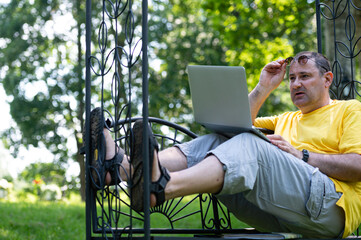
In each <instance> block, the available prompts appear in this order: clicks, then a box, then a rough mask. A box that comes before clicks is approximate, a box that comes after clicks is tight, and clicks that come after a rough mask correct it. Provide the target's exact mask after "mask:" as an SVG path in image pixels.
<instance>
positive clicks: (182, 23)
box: [0, 0, 316, 200]
mask: <svg viewBox="0 0 361 240" xmlns="http://www.w3.org/2000/svg"><path fill="white" fill-rule="evenodd" d="M3 1H4V0H3ZM101 2H102V1H93V3H92V4H93V7H92V15H93V20H92V24H93V33H92V41H93V44H92V54H96V53H97V49H99V47H98V38H97V36H98V29H99V25H100V20H101V15H100V11H101V9H102V6H101ZM105 2H108V3H109V2H111V1H105ZM119 3H120V4H124V3H123V2H122V1H119ZM133 5H134V6H133V9H135V10H134V16H135V24H136V26H138V25H137V24H140V21H141V18H140V17H139V14H140V9H141V8H140V2H135V3H133ZM111 7H112V6H111V5H110V4H108V5H106V8H107V9H108V10H109V12H111V10H112V8H111ZM149 11H150V13H149V58H150V66H149V67H150V70H149V74H150V75H149V81H150V83H149V93H150V104H149V112H150V115H151V116H154V117H160V118H162V119H166V120H169V121H172V122H176V123H178V124H181V125H183V126H186V127H188V128H190V129H191V130H192V131H194V132H196V133H198V134H202V133H204V132H205V130H204V129H202V128H201V127H200V126H199V125H197V124H195V123H194V122H193V119H192V108H191V101H190V92H189V86H188V79H187V73H186V67H187V65H189V64H212V65H242V66H244V67H245V68H246V73H247V79H248V84H249V88H250V89H252V88H253V87H254V86H255V85H256V83H257V80H258V76H259V74H260V71H261V69H262V67H263V66H264V65H265V64H266V63H267V62H269V61H272V60H275V59H281V58H285V57H288V56H291V55H293V54H294V53H295V52H298V51H302V50H316V26H315V23H316V21H315V3H314V1H310V0H296V1H286V0H272V1H269V0H242V1H240V0H229V1H218V0H182V1H181V0H153V1H150V2H149ZM106 23H107V24H109V26H108V27H109V29H113V31H114V29H115V27H116V24H115V23H114V22H106ZM0 24H1V26H2V27H1V28H0V47H1V52H0V77H1V78H0V85H1V86H2V87H3V88H4V90H5V93H6V103H7V104H9V109H10V114H11V118H12V120H11V121H10V122H9V123H8V124H7V127H6V128H5V130H4V131H3V132H2V142H3V145H4V146H5V147H6V148H7V149H8V150H9V151H10V152H11V154H12V155H13V157H14V160H13V161H16V162H17V164H19V165H22V164H24V162H23V161H22V160H20V159H19V158H18V155H19V151H20V149H21V148H27V149H32V148H39V147H40V148H43V149H47V150H48V151H50V152H51V154H52V155H51V159H48V161H47V162H46V163H37V159H38V158H39V156H37V155H36V154H33V155H32V153H31V151H30V152H29V154H28V155H30V156H28V157H31V158H32V159H33V160H34V161H33V164H32V165H29V166H27V167H26V169H24V168H23V169H24V171H23V172H21V173H20V174H19V176H16V178H17V179H13V178H14V177H9V175H6V174H5V173H2V174H0V179H1V178H4V179H6V181H8V182H10V183H13V186H14V188H18V187H19V186H24V187H23V190H24V192H26V193H33V194H35V195H38V196H39V197H44V196H41V194H43V193H42V191H43V190H42V189H45V188H51V187H49V185H52V186H58V188H59V189H60V192H61V196H62V197H64V196H66V195H67V193H66V192H67V191H79V192H80V195H81V198H82V199H83V200H84V198H85V188H84V186H85V183H84V172H85V171H84V169H85V168H84V157H83V156H82V155H79V154H77V153H78V152H79V148H80V147H81V146H82V145H83V140H82V132H83V125H84V79H85V74H84V68H85V1H80V0H62V1H60V0H52V1H44V0H16V1H15V0H11V1H9V0H8V1H7V2H2V3H0ZM117 24H119V26H118V28H119V29H122V24H124V23H123V22H119V23H117ZM136 29H137V30H136V34H138V35H139V32H140V31H139V29H138V28H136ZM111 33H112V32H109V35H111ZM111 40H112V39H111V37H109V39H108V41H109V45H111V43H110V41H111ZM124 41H126V39H125V37H124V36H123V37H119V39H118V44H119V45H124ZM139 67H140V64H137V65H135V66H134V70H133V73H132V74H134V76H132V79H133V82H132V93H133V94H134V96H135V97H133V100H132V101H133V102H132V104H133V105H134V106H138V107H133V108H132V111H133V115H140V112H139V109H141V108H140V107H139V106H141V92H140V91H141V87H140V84H141V70H140V69H138V68H139ZM126 76H127V73H124V74H123V75H122V76H121V77H123V78H124V85H123V86H121V87H122V88H121V96H120V99H119V102H120V104H124V103H126V102H127V99H126V96H127V77H126ZM93 90H94V91H95V93H96V92H99V86H98V85H97V84H94V86H93ZM110 95H111V94H110V92H106V93H105V100H106V101H108V102H109V99H110ZM92 98H93V103H94V105H95V106H96V105H97V104H99V96H98V95H97V94H94V96H93V97H92ZM106 106H109V104H108V105H107V104H106ZM285 109H293V106H292V104H291V102H290V100H289V96H288V92H287V81H285V82H284V83H283V84H282V85H281V87H280V89H279V90H278V91H277V92H275V93H274V94H272V96H271V97H270V98H269V99H268V100H267V102H266V103H265V105H264V106H263V108H262V109H261V111H260V115H270V114H277V113H279V112H280V111H283V110H285ZM72 162H75V163H78V166H79V167H78V169H79V170H78V172H79V176H75V177H74V176H73V177H69V176H68V177H65V173H66V171H67V170H69V166H73V165H70V163H72ZM34 181H40V183H39V184H34ZM20 182H22V183H26V184H25V185H24V184H21V183H20ZM14 183H15V184H14ZM15 186H17V187H15ZM45 186H46V187H45ZM53 188H54V187H53ZM39 189H40V190H39ZM44 191H45V190H44Z"/></svg>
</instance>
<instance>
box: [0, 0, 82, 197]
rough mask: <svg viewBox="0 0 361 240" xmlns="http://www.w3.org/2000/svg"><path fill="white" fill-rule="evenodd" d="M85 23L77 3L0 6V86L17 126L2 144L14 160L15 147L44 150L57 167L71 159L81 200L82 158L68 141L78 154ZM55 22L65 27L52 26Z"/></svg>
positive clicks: (22, 0) (77, 0)
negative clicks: (76, 166) (0, 74)
mask: <svg viewBox="0 0 361 240" xmlns="http://www.w3.org/2000/svg"><path fill="white" fill-rule="evenodd" d="M69 13H72V14H70V15H69ZM84 17H85V11H84V2H83V1H80V0H74V1H73V0H69V1H57V0H54V1H41V0H34V1H28V0H19V1H14V0H13V1H11V2H10V3H9V4H7V5H1V6H0V23H1V25H2V28H1V29H0V36H1V41H2V42H3V45H4V46H3V48H2V52H1V53H0V67H1V72H3V74H4V76H5V77H4V78H3V79H2V85H3V87H4V89H5V92H6V94H7V95H8V96H11V98H12V100H11V102H10V103H9V104H10V113H11V116H12V118H13V120H14V122H15V123H16V125H15V126H14V125H13V126H12V127H11V128H10V129H8V130H7V131H6V132H5V134H4V137H3V141H4V143H5V145H6V146H7V147H8V148H9V149H10V150H11V151H12V153H13V154H14V155H15V156H16V155H17V153H18V150H19V147H20V146H25V147H29V146H31V145H32V146H34V147H38V146H40V145H43V146H45V147H46V148H47V149H49V150H50V151H51V152H52V153H53V154H54V162H56V163H58V164H65V163H67V161H68V160H69V159H71V158H74V159H76V161H77V162H78V163H79V165H80V169H81V172H80V175H81V176H83V177H81V180H82V184H81V185H82V188H81V189H82V191H81V193H82V197H83V199H84V197H85V189H84V186H85V185H84V173H85V168H84V158H83V156H80V155H78V154H76V151H77V149H76V148H74V149H69V145H70V144H71V142H70V141H71V140H73V142H75V143H76V146H77V148H78V149H79V147H80V146H81V145H82V136H81V133H82V128H83V125H84V124H83V122H84V119H83V111H84V110H83V108H84V94H83V92H84V91H83V89H84V84H83V82H84V81H83V79H84V77H83V68H84V65H85V64H84V58H83V46H82V44H81V40H82V39H81V38H82V36H83V35H84V22H85V19H84ZM59 19H60V20H61V21H67V22H68V24H67V25H63V24H60V25H59V24H58V25H57V23H59V22H57V20H59ZM64 26H65V27H67V29H64V30H63V31H59V30H61V29H59V28H61V27H64Z"/></svg>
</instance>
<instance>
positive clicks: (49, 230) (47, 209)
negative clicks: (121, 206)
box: [0, 197, 246, 240]
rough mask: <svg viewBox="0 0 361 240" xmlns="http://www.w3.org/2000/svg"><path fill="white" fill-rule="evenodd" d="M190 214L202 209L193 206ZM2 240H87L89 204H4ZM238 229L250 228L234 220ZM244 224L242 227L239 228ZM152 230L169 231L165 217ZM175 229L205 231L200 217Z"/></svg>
mask: <svg viewBox="0 0 361 240" xmlns="http://www.w3.org/2000/svg"><path fill="white" fill-rule="evenodd" d="M190 208H191V209H190V211H194V210H195V208H199V205H197V204H191V206H190ZM0 216H1V217H0V240H3V239H4V240H5V239H6V240H7V239H9V240H18V239H19V240H20V239H21V240H30V239H31V240H33V239H34V240H38V239H47V240H48V239H50V240H57V239H67V240H71V239H74V240H75V239H76V240H79V239H85V204H84V203H82V202H81V201H80V198H79V197H76V198H73V200H71V201H67V202H63V201H61V202H43V201H36V200H34V199H33V200H25V201H20V200H16V201H0ZM232 222H233V223H232V226H233V227H234V228H243V227H246V226H245V225H244V224H243V223H240V222H239V221H238V220H235V219H234V217H232ZM123 224H125V225H124V226H126V225H128V224H129V219H128V218H123V219H120V225H123ZM133 224H134V225H133V227H135V228H138V227H140V228H142V222H139V221H134V222H133ZM239 224H240V225H239ZM151 225H152V227H155V228H157V227H160V228H164V227H165V228H169V227H170V226H169V222H168V220H167V219H166V218H165V217H164V216H163V215H161V214H152V215H151ZM174 227H175V228H186V229H188V228H191V229H195V228H201V223H200V219H199V215H198V214H197V215H195V216H194V217H193V216H192V217H191V218H188V219H187V220H184V221H179V223H178V222H177V224H176V225H175V226H174Z"/></svg>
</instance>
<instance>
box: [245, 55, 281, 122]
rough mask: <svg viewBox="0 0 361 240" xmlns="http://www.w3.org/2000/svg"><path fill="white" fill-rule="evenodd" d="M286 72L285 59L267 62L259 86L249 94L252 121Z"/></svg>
mask: <svg viewBox="0 0 361 240" xmlns="http://www.w3.org/2000/svg"><path fill="white" fill-rule="evenodd" d="M285 74H286V64H285V60H284V59H283V60H277V61H273V62H271V63H269V64H267V65H266V66H265V67H264V68H263V69H262V72H261V76H260V78H259V82H258V84H257V86H256V87H255V88H254V89H253V90H252V91H251V93H250V94H249V95H248V98H249V105H250V108H251V117H252V122H254V120H255V119H256V117H257V114H258V111H259V109H260V108H261V106H262V104H263V103H264V101H266V99H267V98H268V96H269V95H270V93H271V92H272V91H273V90H274V89H276V88H277V87H278V86H279V85H280V84H281V82H282V80H283V78H284V76H285Z"/></svg>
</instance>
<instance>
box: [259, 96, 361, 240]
mask: <svg viewBox="0 0 361 240" xmlns="http://www.w3.org/2000/svg"><path fill="white" fill-rule="evenodd" d="M254 125H255V126H256V127H261V128H267V129H270V130H273V131H274V132H275V134H277V135H281V136H282V137H283V138H285V139H286V140H287V141H288V142H289V143H291V144H292V146H294V147H295V148H296V149H298V150H302V149H307V150H309V151H311V152H315V153H323V154H343V153H357V154H361V103H360V102H358V101H357V100H348V101H340V100H333V101H332V103H331V104H329V105H326V106H324V107H322V108H319V109H317V110H315V111H313V112H310V113H307V114H302V113H301V111H297V112H286V113H284V114H282V115H279V116H275V117H261V118H257V119H256V120H255V123H254ZM331 180H332V181H333V182H334V184H335V187H336V191H337V192H341V193H343V195H342V197H341V198H340V199H339V200H338V202H337V205H338V206H340V207H341V208H342V209H343V210H344V212H345V229H344V234H343V237H347V236H348V235H350V234H351V233H353V232H354V231H355V230H356V229H357V227H358V226H359V225H360V223H361V182H343V181H339V180H337V179H333V178H331Z"/></svg>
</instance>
